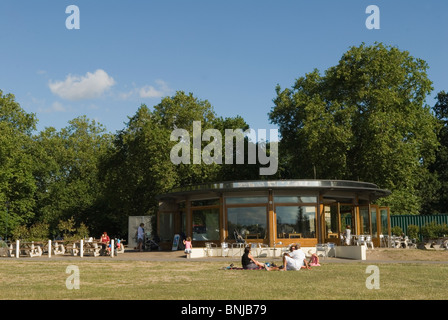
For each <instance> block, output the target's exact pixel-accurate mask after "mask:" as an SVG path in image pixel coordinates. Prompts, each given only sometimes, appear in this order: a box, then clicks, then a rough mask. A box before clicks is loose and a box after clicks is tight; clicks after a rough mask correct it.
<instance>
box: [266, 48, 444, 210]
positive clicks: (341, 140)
mask: <svg viewBox="0 0 448 320" xmlns="http://www.w3.org/2000/svg"><path fill="white" fill-rule="evenodd" d="M427 68H428V65H427V64H426V62H425V61H423V60H421V59H418V58H414V57H412V56H411V55H410V54H409V53H408V52H407V51H400V50H399V49H397V48H395V47H388V46H384V45H383V44H375V45H372V46H366V45H364V44H362V45H361V46H359V47H352V48H350V49H349V50H348V51H347V52H346V53H345V54H344V55H343V56H342V58H341V59H340V61H339V63H338V64H337V65H335V66H333V67H330V68H329V69H328V70H326V71H325V72H324V74H323V75H322V74H321V73H320V72H319V71H318V70H314V71H312V72H310V73H308V74H306V75H305V76H301V77H299V78H298V79H297V80H296V82H295V83H294V85H293V87H292V88H291V89H284V90H282V89H281V88H280V87H279V86H277V88H276V92H277V96H276V98H275V99H274V107H273V109H272V110H271V112H270V113H269V118H270V120H271V121H272V123H274V124H277V125H278V126H279V128H280V134H281V138H282V139H281V148H282V149H284V150H285V152H286V154H287V159H288V162H287V163H285V166H286V167H287V168H288V169H287V170H286V172H287V173H288V176H285V178H286V177H288V178H320V179H347V180H362V181H368V182H373V183H376V184H377V185H378V186H379V187H381V188H385V189H390V190H391V191H392V192H393V193H392V195H391V196H390V197H388V198H387V199H385V200H384V204H388V205H390V206H391V207H392V211H393V212H395V213H412V214H415V213H418V211H419V210H420V208H421V206H422V199H421V197H419V195H418V187H419V186H420V185H421V184H422V183H424V181H425V179H429V178H428V177H429V171H428V166H429V165H430V164H431V163H433V162H434V160H435V151H436V148H437V146H438V139H437V125H436V119H435V117H434V115H433V114H432V112H431V108H430V107H429V106H427V105H426V102H425V101H426V98H427V95H428V94H429V93H430V92H431V90H432V83H431V81H430V80H429V79H428V76H427V73H426V72H427Z"/></svg>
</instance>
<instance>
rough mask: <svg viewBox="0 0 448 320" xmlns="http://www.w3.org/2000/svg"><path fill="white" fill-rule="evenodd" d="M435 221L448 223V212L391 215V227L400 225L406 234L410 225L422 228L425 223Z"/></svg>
mask: <svg viewBox="0 0 448 320" xmlns="http://www.w3.org/2000/svg"><path fill="white" fill-rule="evenodd" d="M431 222H435V223H436V224H448V214H437V215H391V216H390V227H391V228H393V227H395V226H398V227H400V228H401V230H403V232H404V233H405V234H408V226H409V225H411V224H412V225H416V226H417V227H419V228H421V227H423V226H424V225H425V224H428V223H431Z"/></svg>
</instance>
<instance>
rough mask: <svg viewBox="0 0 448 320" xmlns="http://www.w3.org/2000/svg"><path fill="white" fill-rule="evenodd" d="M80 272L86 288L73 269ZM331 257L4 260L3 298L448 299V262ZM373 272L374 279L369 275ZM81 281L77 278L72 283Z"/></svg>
mask: <svg viewBox="0 0 448 320" xmlns="http://www.w3.org/2000/svg"><path fill="white" fill-rule="evenodd" d="M70 265H73V266H76V267H77V268H78V270H79V289H68V288H67V279H68V278H69V277H73V276H74V274H73V273H66V271H67V267H68V266H70ZM373 265H375V266H376V267H377V268H378V269H377V272H379V274H378V273H375V275H378V278H377V281H376V282H374V283H375V284H379V288H378V289H368V287H367V285H366V284H369V283H373V282H372V281H371V280H370V279H371V276H372V275H373V274H371V273H370V272H366V271H367V267H368V266H369V264H368V263H365V262H364V263H361V262H359V263H357V262H356V263H328V264H325V263H324V264H323V265H322V266H321V267H315V268H313V269H312V270H301V271H298V272H279V271H271V272H267V271H264V270H260V271H240V270H222V267H223V266H224V265H223V263H222V262H199V261H185V262H179V261H176V262H162V261H158V262H151V261H119V260H99V259H98V260H94V259H91V260H82V261H81V260H50V261H45V260H13V259H0V299H2V300H9V299H12V300H31V299H33V300H36V299H37V300H55V299H56V300H61V299H66V300H74V299H81V300H92V299H102V300H104V299H120V300H121V299H124V300H135V299H139V300H140V299H143V300H146V299H148V300H154V299H156V300H184V299H187V300H241V299H244V300H277V299H278V300H289V299H292V300H297V299H305V300H308V299H310V300H314V299H324V300H325V299H328V300H337V299H344V300H347V299H348V300H379V299H381V300H416V299H417V300H439V299H447V298H448V288H447V285H446V284H447V283H448V264H442V263H437V262H433V263H382V264H381V263H377V264H373ZM369 277H370V278H369ZM69 283H73V282H69Z"/></svg>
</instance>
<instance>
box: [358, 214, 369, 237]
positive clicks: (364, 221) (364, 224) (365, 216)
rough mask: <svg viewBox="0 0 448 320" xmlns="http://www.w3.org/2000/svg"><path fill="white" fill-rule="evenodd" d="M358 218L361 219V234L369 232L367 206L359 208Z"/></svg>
mask: <svg viewBox="0 0 448 320" xmlns="http://www.w3.org/2000/svg"><path fill="white" fill-rule="evenodd" d="M359 218H360V219H361V234H370V226H369V208H368V207H360V208H359Z"/></svg>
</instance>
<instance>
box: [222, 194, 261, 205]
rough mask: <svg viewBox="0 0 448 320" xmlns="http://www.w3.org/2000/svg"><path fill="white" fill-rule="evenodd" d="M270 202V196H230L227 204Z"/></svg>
mask: <svg viewBox="0 0 448 320" xmlns="http://www.w3.org/2000/svg"><path fill="white" fill-rule="evenodd" d="M245 203H268V197H265V196H263V197H228V198H226V204H245Z"/></svg>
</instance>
